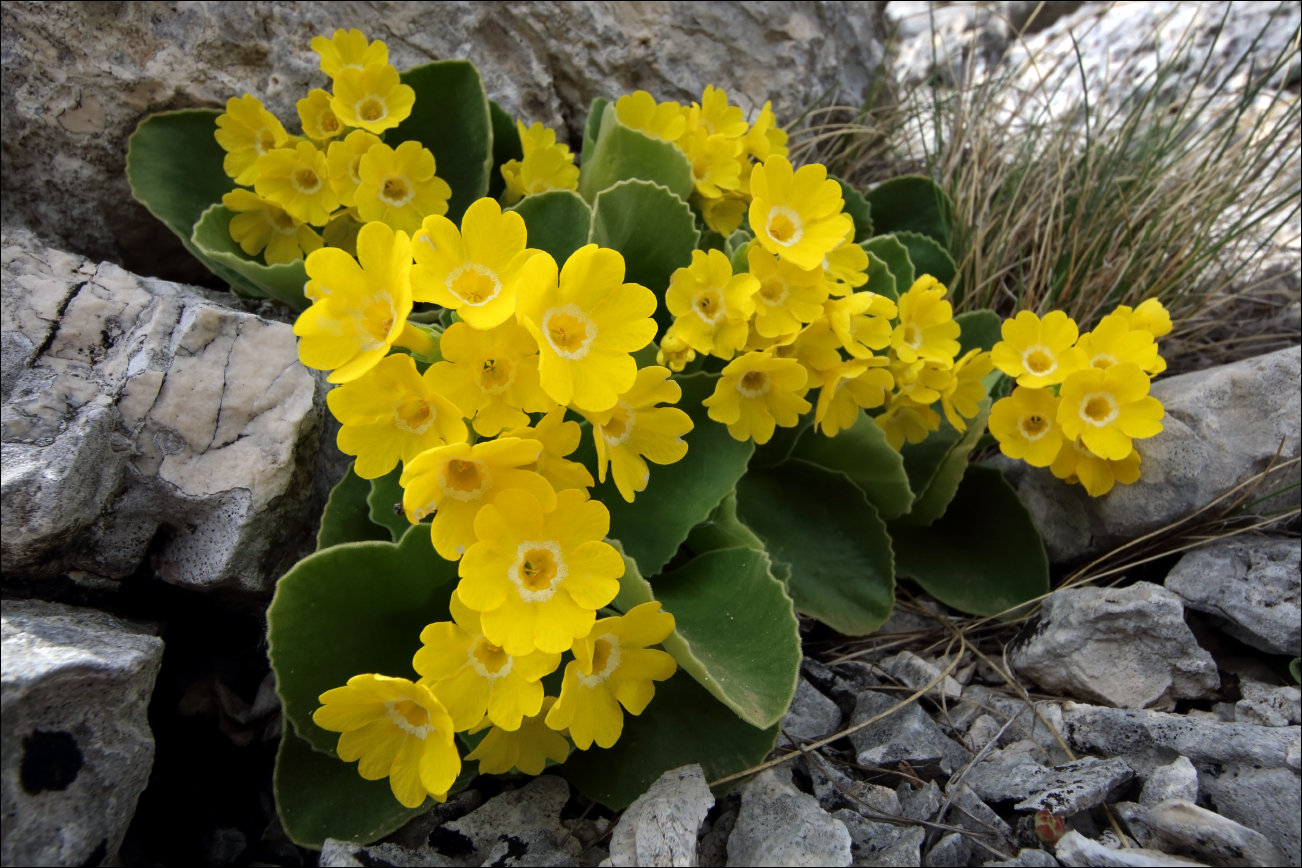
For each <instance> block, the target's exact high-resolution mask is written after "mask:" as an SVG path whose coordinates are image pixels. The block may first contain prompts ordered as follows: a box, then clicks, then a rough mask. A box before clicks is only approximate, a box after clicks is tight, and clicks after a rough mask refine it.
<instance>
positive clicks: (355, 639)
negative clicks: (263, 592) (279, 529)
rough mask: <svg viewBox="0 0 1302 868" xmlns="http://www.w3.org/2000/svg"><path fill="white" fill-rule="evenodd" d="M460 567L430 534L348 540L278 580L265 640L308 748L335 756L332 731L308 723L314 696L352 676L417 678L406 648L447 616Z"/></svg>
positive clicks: (288, 712)
mask: <svg viewBox="0 0 1302 868" xmlns="http://www.w3.org/2000/svg"><path fill="white" fill-rule="evenodd" d="M456 584H457V565H456V564H455V563H453V562H451V561H445V560H443V559H442V558H440V557H439V556H438V555H437V554H435V552H434V547H433V546H432V545H431V544H430V536H429V534H428V533H419V532H417V533H410V534H407V535H406V536H404V537H403V538H402V543H401V544H398V545H395V544H394V543H387V542H355V543H344V544H342V545H337V546H333V547H332V548H328V549H325V550H324V551H320V552H317V553H316V554H313V555H309V556H308V557H306V558H304V559H303V560H301V561H299V562H298V563H297V564H295V565H294V567H293V569H291V570H290V571H289V572H288V573H286V574H285V575H284V576H283V577H281V579H280V581H279V582H277V583H276V595H275V597H274V598H273V599H272V601H271V607H270V608H269V609H268V610H267V642H268V646H269V649H268V656H269V657H270V658H271V668H272V669H273V670H275V672H276V691H277V692H278V693H279V694H280V698H281V701H282V702H283V703H284V709H285V716H286V717H287V718H288V719H289V720H290V722H292V723H293V725H294V727H295V729H296V730H297V732H298V734H299V735H300V736H301V737H303V738H304V739H306V740H307V741H308V742H309V743H310V744H311V745H312V747H314V748H315V749H317V750H319V751H321V752H323V753H330V754H333V752H334V748H335V744H336V743H337V742H338V740H339V734H338V733H334V732H327V731H326V730H324V729H321V728H320V727H318V726H317V725H316V724H315V723H313V722H312V713H313V712H314V711H316V709H317V708H318V707H319V706H320V702H319V701H318V697H319V696H320V695H321V694H322V693H324V692H325V691H327V690H329V689H331V688H333V687H340V686H342V685H343V684H345V683H347V681H348V679H349V678H351V677H352V676H354V675H360V674H362V673H367V672H373V673H378V674H381V675H389V676H393V677H401V678H412V679H415V678H416V677H417V676H416V674H415V672H414V671H413V670H412V668H411V658H412V655H413V654H415V653H416V651H417V649H419V648H420V631H421V630H423V629H424V628H425V625H426V624H430V623H432V622H434V621H446V620H447V619H448V618H449V617H450V615H449V614H448V598H449V597H450V596H451V595H452V591H453V589H454V588H455V587H456Z"/></svg>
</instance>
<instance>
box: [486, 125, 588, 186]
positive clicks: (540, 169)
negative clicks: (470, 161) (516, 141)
mask: <svg viewBox="0 0 1302 868" xmlns="http://www.w3.org/2000/svg"><path fill="white" fill-rule="evenodd" d="M515 127H516V130H517V131H518V132H519V134H520V147H521V150H522V151H523V152H524V159H523V160H509V161H508V162H506V163H505V164H503V166H502V169H501V171H502V179H503V180H504V181H506V191H507V196H506V201H507V203H508V204H512V203H514V202H517V201H519V200H520V197H522V196H533V195H536V194H538V193H546V192H547V191H548V190H577V189H578V188H579V167H578V166H576V165H574V155H573V154H571V153H570V149H569V147H568V146H567V145H564V144H557V143H556V131H555V130H552V129H548V128H547V127H545V126H543V125H542V124H540V123H535V124H533V126H530V127H526V126H525V125H524V122H523V121H516V122H515Z"/></svg>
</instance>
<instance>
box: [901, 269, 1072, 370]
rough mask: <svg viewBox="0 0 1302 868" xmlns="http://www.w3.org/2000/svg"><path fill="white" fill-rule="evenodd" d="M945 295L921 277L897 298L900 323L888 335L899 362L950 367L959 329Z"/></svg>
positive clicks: (927, 276) (932, 281)
mask: <svg viewBox="0 0 1302 868" xmlns="http://www.w3.org/2000/svg"><path fill="white" fill-rule="evenodd" d="M948 292H949V290H948V289H946V288H945V286H944V285H943V284H941V283H940V282H939V281H938V280H936V278H934V277H932V276H931V275H930V274H924V275H923V276H922V277H919V278H918V279H917V280H915V281H914V282H913V286H911V287H909V291H908V292H906V293H904V295H902V296H900V303H899V311H900V322H899V325H897V326H895V331H893V332H892V333H891V347H892V348H893V349H894V350H895V354H896V355H897V356H899V357H900V358H901V359H902V360H904V361H906V362H916V361H917V360H918V359H926V360H927V361H931V362H938V363H940V364H942V365H944V366H945V367H949V366H950V365H951V364H952V363H953V361H954V357H955V356H957V355H958V351H959V343H958V335H959V332H960V331H961V329H960V327H959V324H958V323H956V322H954V309H953V308H952V307H951V306H950V304H949V302H947V301H945V294H946V293H948ZM1005 327H1007V323H1005ZM1072 339H1073V340H1075V336H1074V335H1073V337H1072Z"/></svg>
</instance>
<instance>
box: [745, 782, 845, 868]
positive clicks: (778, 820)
mask: <svg viewBox="0 0 1302 868" xmlns="http://www.w3.org/2000/svg"><path fill="white" fill-rule="evenodd" d="M728 864H729V865H840V866H845V865H849V864H850V833H849V831H847V830H846V828H845V824H844V823H842V822H841V821H840V820H837V819H835V818H834V817H832V816H831V815H830V814H828V813H827V812H826V811H824V810H823V809H822V808H821V807H819V805H818V802H817V801H816V800H815V799H814V797H813V796H811V795H808V794H806V793H802V792H800V791H799V790H797V789H796V788H795V787H794V786H792V785H791V783H790V782H789V781H786V780H783V779H782V777H780V776H779V775H778V774H775V773H774V772H773V771H772V770H769V771H765V772H761V773H760V774H759V775H757V776H756V777H755V779H754V780H752V781H751V782H750V783H749V784H747V785H746V788H745V789H744V790H742V796H741V811H740V813H738V815H737V825H736V826H734V827H733V830H732V836H731V837H729V838H728Z"/></svg>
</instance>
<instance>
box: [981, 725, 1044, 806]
mask: <svg viewBox="0 0 1302 868" xmlns="http://www.w3.org/2000/svg"><path fill="white" fill-rule="evenodd" d="M1032 748H1033V749H1034V750H1032ZM1043 754H1044V752H1043V751H1042V750H1040V747H1039V745H1037V744H1036V743H1035V742H1033V741H1030V740H1023V741H1017V742H1013V743H1012V744H1010V745H1009V746H1008V747H1006V748H1004V749H1003V750H992V751H990V752H989V753H987V754H986V757H985V759H983V760H982V761H981V762H979V763H977V764H976V765H974V766H973V767H972V768H971V769H969V770H968V773H967V774H966V775H964V776H963V783H965V784H967V785H968V786H969V787H971V788H972V792H974V793H976V794H977V795H978V796H980V797H981V798H982V799H983V800H984V801H987V802H1008V801H1020V800H1022V799H1024V798H1026V797H1027V796H1029V795H1030V794H1031V793H1032V792H1034V791H1035V787H1036V784H1037V782H1039V781H1041V780H1043V779H1044V777H1045V776H1046V774H1048V773H1049V772H1048V770H1047V769H1046V768H1045V767H1044V766H1045V763H1044V759H1043Z"/></svg>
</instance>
